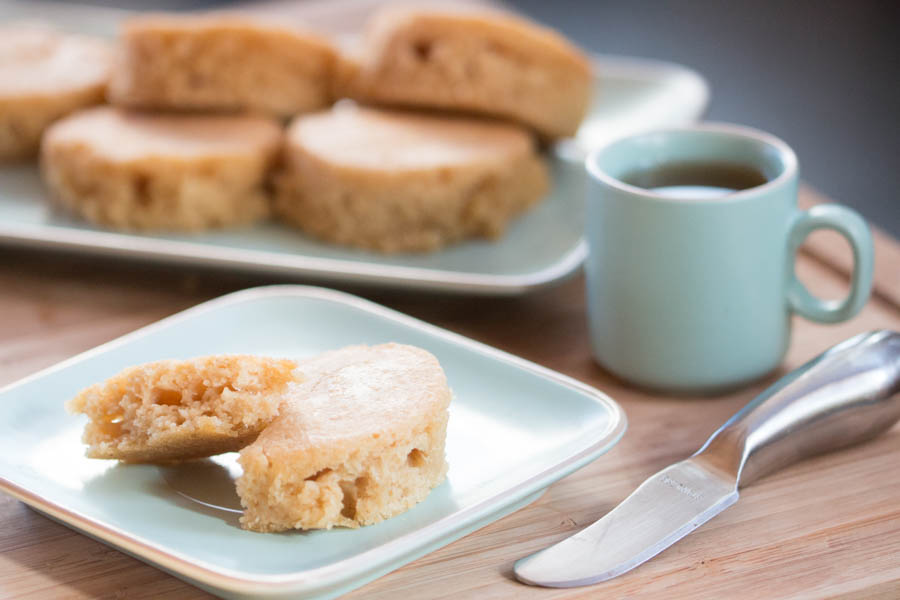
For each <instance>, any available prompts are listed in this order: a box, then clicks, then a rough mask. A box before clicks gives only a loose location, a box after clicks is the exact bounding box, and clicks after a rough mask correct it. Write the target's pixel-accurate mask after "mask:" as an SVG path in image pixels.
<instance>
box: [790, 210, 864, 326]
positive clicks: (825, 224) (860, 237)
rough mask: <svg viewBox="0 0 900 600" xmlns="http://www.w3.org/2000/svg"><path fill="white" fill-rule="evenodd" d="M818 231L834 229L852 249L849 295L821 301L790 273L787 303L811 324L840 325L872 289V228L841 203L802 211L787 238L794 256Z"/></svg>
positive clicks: (860, 307)
mask: <svg viewBox="0 0 900 600" xmlns="http://www.w3.org/2000/svg"><path fill="white" fill-rule="evenodd" d="M816 229H831V230H833V231H836V232H838V233H840V234H841V235H843V236H844V237H845V238H846V239H847V241H848V242H850V247H851V248H852V249H853V275H852V277H851V280H850V293H849V294H847V297H846V298H844V299H843V300H822V299H820V298H816V297H815V296H813V295H812V294H810V293H809V290H808V289H806V286H805V285H803V283H802V282H801V281H800V280H799V279H797V273H796V270H794V271H793V272H792V273H791V281H790V284H789V287H788V303H789V304H790V307H791V309H793V310H794V311H795V312H797V313H799V314H801V315H803V316H804V317H806V318H807V319H810V320H812V321H819V322H821V323H838V322H840V321H846V320H847V319H850V318H851V317H853V316H854V315H856V313H858V312H859V311H860V310H861V309H862V307H863V306H864V305H865V303H866V301H868V299H869V293H870V292H871V289H872V271H873V261H874V253H875V250H874V247H873V245H872V234H871V233H870V232H869V227H868V226H867V225H866V222H865V221H864V220H863V218H862V217H861V216H859V213H857V212H856V211H855V210H853V209H850V208H847V207H846V206H841V205H839V204H820V205H818V206H814V207H813V208H811V209H809V210H808V211H804V212H801V213H800V214H799V215H798V217H797V218H796V220H795V221H794V223H793V225H791V231H790V233H789V236H788V239H789V243H790V247H791V254H790V256H791V257H794V256H796V253H797V249H798V248H799V247H800V245H801V244H802V243H803V241H804V240H805V239H806V237H807V236H808V235H809V234H810V233H812V232H813V231H815V230H816Z"/></svg>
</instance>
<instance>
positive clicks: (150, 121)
mask: <svg viewBox="0 0 900 600" xmlns="http://www.w3.org/2000/svg"><path fill="white" fill-rule="evenodd" d="M280 139H281V128H280V127H279V125H278V123H277V122H276V121H274V120H273V119H269V118H265V117H260V116H250V115H198V114H192V115H189V114H182V115H179V114H164V113H141V112H133V111H128V110H123V109H117V108H113V107H110V106H101V107H97V108H92V109H89V110H86V111H83V112H80V113H77V114H76V115H73V116H71V117H68V118H66V119H63V120H61V121H58V122H57V123H55V124H54V125H52V126H51V127H50V129H48V130H47V134H46V138H45V144H46V145H48V146H51V145H54V144H67V143H73V144H87V145H88V146H89V147H90V149H91V151H92V152H94V153H95V154H99V155H101V156H103V157H105V158H108V159H110V160H114V161H121V162H127V161H129V160H133V159H138V158H147V157H152V156H160V157H165V158H171V157H179V158H191V157H197V156H218V155H222V156H229V155H238V156H239V155H247V154H257V153H259V152H265V153H270V152H275V151H276V150H277V148H278V145H279V143H280Z"/></svg>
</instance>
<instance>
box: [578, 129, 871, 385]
mask: <svg viewBox="0 0 900 600" xmlns="http://www.w3.org/2000/svg"><path fill="white" fill-rule="evenodd" d="M699 163H704V164H706V163H719V164H729V165H734V166H740V167H749V168H751V169H753V170H756V171H757V172H759V173H760V174H761V175H762V176H763V177H764V178H765V183H762V184H761V185H758V186H756V187H752V188H749V189H744V190H739V191H734V192H732V193H730V194H727V195H722V196H719V197H716V198H709V197H704V196H702V195H698V196H697V197H693V198H692V197H689V196H688V197H684V196H682V197H680V198H673V197H671V196H669V195H665V194H663V193H659V192H654V191H651V190H648V189H644V188H641V187H637V186H634V185H630V184H628V183H624V182H623V181H622V178H623V177H627V176H628V175H629V174H630V173H634V172H635V171H640V170H648V169H653V168H658V167H661V166H665V165H673V164H699ZM586 166H587V171H588V174H589V176H590V180H591V181H590V184H589V187H588V198H587V222H586V237H587V240H588V246H589V254H588V259H587V263H586V267H585V270H586V276H587V302H588V311H589V317H590V329H591V342H592V347H593V352H594V357H595V358H596V360H597V361H598V362H599V363H600V364H601V365H602V366H603V367H605V368H606V369H608V370H609V371H611V372H612V373H614V374H616V375H618V376H620V377H622V378H623V379H626V380H628V381H631V382H634V383H637V384H640V385H643V386H646V387H649V388H653V389H660V390H668V391H675V392H688V391H706V392H710V391H716V390H721V389H727V388H730V387H734V386H736V385H739V384H741V383H744V382H747V381H750V380H753V379H755V378H758V377H761V376H762V375H764V374H766V373H768V372H769V371H771V370H772V369H774V368H775V367H776V366H777V365H778V364H779V362H781V359H782V358H783V357H784V354H785V352H786V351H787V347H788V342H789V339H790V333H791V314H792V313H797V314H800V315H803V316H804V317H806V318H808V319H811V320H813V321H819V322H824V323H836V322H839V321H844V320H846V319H849V318H851V317H853V316H854V315H855V314H856V313H858V312H859V310H860V309H861V308H862V307H863V305H864V304H865V303H866V301H867V300H868V297H869V292H870V288H871V285H872V261H873V247H872V238H871V234H870V232H869V229H868V227H867V226H866V223H865V221H863V219H862V218H861V217H860V216H859V215H858V214H857V213H856V212H854V211H853V210H851V209H849V208H846V207H844V206H839V205H835V204H828V205H820V206H816V207H814V208H813V209H811V210H809V211H802V210H800V209H799V208H798V207H797V182H798V175H797V158H796V156H795V155H794V152H793V151H792V150H791V149H790V148H789V147H788V145H787V144H785V143H784V142H782V141H781V140H779V139H778V138H776V137H774V136H771V135H769V134H766V133H763V132H761V131H756V130H754V129H750V128H746V127H740V126H736V125H726V124H702V125H697V126H694V127H689V128H683V129H671V130H663V131H655V132H650V133H644V134H638V135H635V136H632V137H628V138H625V139H621V140H618V141H616V142H613V143H611V144H609V145H607V146H605V147H603V148H600V149H598V150H596V151H594V152H593V153H591V154H590V156H588V158H587V162H586ZM816 229H832V230H835V231H837V232H839V233H841V234H842V235H843V236H844V237H846V239H847V241H848V242H850V247H851V248H852V250H853V257H854V261H855V265H854V270H853V276H852V281H851V287H850V293H849V294H848V295H847V297H846V298H844V299H843V300H821V299H818V298H816V297H814V296H813V295H812V294H810V293H809V291H808V290H807V289H806V287H805V286H804V285H803V283H801V282H800V281H799V280H798V279H797V277H796V275H795V274H794V268H793V267H794V260H795V253H796V250H797V248H798V247H799V246H800V244H801V243H803V240H804V239H805V238H806V236H807V235H809V234H810V232H812V231H814V230H816Z"/></svg>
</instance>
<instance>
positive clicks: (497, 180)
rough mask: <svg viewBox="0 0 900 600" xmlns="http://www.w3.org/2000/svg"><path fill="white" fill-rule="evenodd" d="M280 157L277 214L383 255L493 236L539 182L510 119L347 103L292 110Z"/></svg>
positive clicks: (541, 176) (523, 138) (527, 140)
mask: <svg viewBox="0 0 900 600" xmlns="http://www.w3.org/2000/svg"><path fill="white" fill-rule="evenodd" d="M284 163H285V168H284V171H283V173H282V174H281V175H279V176H278V177H277V184H276V200H275V212H276V213H277V214H278V215H279V216H280V217H282V218H283V219H284V220H286V221H287V222H289V223H292V224H294V225H296V226H298V227H299V228H301V229H302V230H304V231H305V232H307V233H309V234H312V235H313V236H315V237H318V238H321V239H323V240H326V241H330V242H334V243H338V244H344V245H350V246H357V247H361V248H367V249H372V250H378V251H382V252H398V251H428V250H434V249H437V248H439V247H441V246H444V245H445V244H448V243H450V242H454V241H457V240H460V239H463V238H467V237H486V238H497V237H499V236H500V235H501V234H502V233H503V231H504V229H505V227H506V225H507V222H508V221H509V220H510V219H511V218H512V217H513V216H515V215H517V214H519V213H521V212H522V211H524V210H525V209H526V208H528V207H529V206H531V205H532V204H534V203H535V202H537V201H538V200H539V199H540V198H541V197H542V196H543V194H544V193H545V192H546V190H547V187H548V182H547V178H548V175H547V170H546V167H545V166H544V164H543V163H542V162H541V160H540V158H539V157H538V156H537V154H536V153H535V149H534V141H533V139H532V138H531V136H530V135H529V134H528V133H527V132H526V131H524V130H523V129H521V128H519V127H517V126H514V125H510V124H505V123H496V122H488V121H479V120H474V119H461V118H453V117H447V116H439V115H430V114H417V113H402V112H393V111H386V110H378V109H370V108H359V107H355V106H337V107H335V108H333V109H332V110H330V111H326V112H322V113H316V114H312V115H304V116H300V117H297V118H296V119H295V120H294V122H293V123H292V124H291V126H290V128H289V129H288V133H287V138H286V148H285V156H284Z"/></svg>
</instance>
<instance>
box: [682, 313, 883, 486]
mask: <svg viewBox="0 0 900 600" xmlns="http://www.w3.org/2000/svg"><path fill="white" fill-rule="evenodd" d="M898 392H900V334H898V333H896V332H893V331H888V330H881V331H874V332H870V333H864V334H861V335H858V336H856V337H853V338H851V339H849V340H847V341H845V342H843V343H841V344H838V345H837V346H835V347H833V348H831V349H830V350H828V351H827V352H825V353H824V354H822V355H820V356H818V357H817V358H815V359H813V360H811V361H810V362H808V363H806V364H805V365H803V366H802V367H800V368H799V369H797V370H795V371H793V372H791V373H789V374H788V375H786V376H785V377H783V378H782V379H780V380H779V381H778V382H776V383H775V384H774V385H773V386H771V387H770V388H768V389H767V390H766V391H765V392H763V393H762V394H760V395H759V396H757V397H756V398H755V399H754V400H753V401H752V402H750V403H749V404H748V405H747V406H745V407H744V408H743V409H741V410H740V411H738V412H737V413H736V414H735V415H734V416H733V417H731V418H730V419H729V420H728V421H727V422H726V423H725V424H724V425H722V427H720V428H719V429H718V430H717V431H716V432H715V433H714V434H713V435H712V437H710V438H709V440H707V442H706V443H705V444H704V445H703V447H702V448H700V450H698V451H697V453H696V454H695V455H694V456H697V457H700V459H701V460H703V462H705V463H707V464H708V465H709V466H711V467H713V468H716V469H719V470H722V471H725V472H726V473H727V474H728V475H730V476H732V477H734V479H735V480H736V481H737V486H738V487H743V486H745V485H747V484H749V483H751V482H753V481H755V480H756V479H759V478H760V477H762V476H764V475H767V474H769V473H772V472H773V471H776V470H778V469H780V468H782V467H785V466H787V465H789V464H792V463H794V462H797V461H799V460H803V459H804V458H807V457H810V456H813V455H816V454H819V453H822V452H828V451H831V450H836V449H838V448H844V447H846V446H850V445H853V444H857V443H860V442H864V441H866V440H869V439H872V438H874V437H875V436H877V435H878V434H880V433H882V432H884V431H886V430H888V429H890V428H891V426H893V424H894V423H896V422H897V420H898V419H900V393H898Z"/></svg>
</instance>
